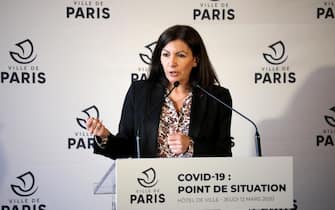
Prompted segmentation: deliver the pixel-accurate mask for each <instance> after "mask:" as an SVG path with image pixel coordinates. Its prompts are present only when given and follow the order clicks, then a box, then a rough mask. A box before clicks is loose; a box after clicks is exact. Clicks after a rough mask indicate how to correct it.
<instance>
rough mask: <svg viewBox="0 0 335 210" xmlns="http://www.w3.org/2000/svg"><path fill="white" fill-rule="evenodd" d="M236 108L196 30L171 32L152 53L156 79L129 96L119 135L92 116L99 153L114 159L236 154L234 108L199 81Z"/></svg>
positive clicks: (180, 27) (177, 28) (91, 126)
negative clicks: (232, 135)
mask: <svg viewBox="0 0 335 210" xmlns="http://www.w3.org/2000/svg"><path fill="white" fill-rule="evenodd" d="M195 82H196V83H197V84H199V85H200V86H202V87H204V88H206V89H207V90H208V91H210V92H211V93H212V94H214V95H215V96H216V97H218V98H219V99H221V100H223V101H224V102H225V103H227V104H229V105H232V101H231V96H230V93H229V91H228V89H225V88H223V87H220V86H219V80H218V78H217V76H216V74H215V71H214V69H213V67H212V65H211V63H210V61H209V58H208V55H207V52H206V48H205V46H204V43H203V41H202V39H201V37H200V35H199V33H198V32H197V31H196V30H195V29H193V28H192V27H190V26H184V25H176V26H172V27H170V28H168V29H166V30H165V31H164V32H163V33H162V34H161V36H160V37H159V39H158V42H157V45H156V48H155V50H154V52H153V55H152V63H151V67H150V75H149V78H148V80H146V81H136V82H133V83H132V85H131V86H130V88H129V90H128V93H127V95H126V98H125V101H124V105H123V109H122V115H121V120H120V123H119V131H118V134H116V135H113V134H111V133H110V132H109V130H108V129H107V128H106V127H105V126H104V125H103V124H102V123H101V122H100V121H99V120H98V119H93V118H89V119H88V120H87V130H88V131H89V132H90V133H91V134H94V135H95V136H96V139H97V141H96V142H95V145H94V152H95V153H97V154H102V155H105V156H107V157H110V158H113V159H115V158H126V157H136V156H138V155H140V156H141V157H201V156H232V153H231V146H232V142H231V137H230V126H231V114H232V113H231V110H229V109H227V108H225V107H224V106H222V105H220V104H219V103H217V102H216V101H215V100H213V99H211V98H209V97H207V95H205V94H203V93H202V92H201V91H200V90H199V89H197V88H196V87H193V86H192V84H194V83H195Z"/></svg>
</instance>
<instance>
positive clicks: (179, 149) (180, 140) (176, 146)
mask: <svg viewBox="0 0 335 210" xmlns="http://www.w3.org/2000/svg"><path fill="white" fill-rule="evenodd" d="M167 140H168V145H169V148H170V150H171V152H173V153H175V154H177V155H179V154H182V153H184V152H186V150H187V149H188V146H189V144H190V138H189V137H188V136H185V135H183V134H181V133H175V134H171V135H169V136H168V138H167Z"/></svg>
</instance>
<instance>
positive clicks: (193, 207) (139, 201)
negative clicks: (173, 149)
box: [116, 157, 293, 210]
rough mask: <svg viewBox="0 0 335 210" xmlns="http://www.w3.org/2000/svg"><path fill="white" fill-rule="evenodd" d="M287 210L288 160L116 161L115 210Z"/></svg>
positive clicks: (290, 162)
mask: <svg viewBox="0 0 335 210" xmlns="http://www.w3.org/2000/svg"><path fill="white" fill-rule="evenodd" d="M286 208H287V209H290V208H293V159H292V157H248V158H154V159H120V160H116V209H117V210H133V209H134V210H135V209H137V210H140V209H141V210H143V209H146V210H151V209H152V210H157V209H160V210H171V209H174V210H214V209H215V210H223V209H286Z"/></svg>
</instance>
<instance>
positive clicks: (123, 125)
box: [93, 83, 136, 159]
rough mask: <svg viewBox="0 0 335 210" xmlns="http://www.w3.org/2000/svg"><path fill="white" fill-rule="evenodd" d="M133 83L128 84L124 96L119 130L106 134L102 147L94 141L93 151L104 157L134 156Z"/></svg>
mask: <svg viewBox="0 0 335 210" xmlns="http://www.w3.org/2000/svg"><path fill="white" fill-rule="evenodd" d="M134 103H135V85H134V83H133V84H132V85H131V86H130V88H129V90H128V92H127V95H126V97H125V100H124V103H123V107H122V113H121V119H120V123H119V130H118V133H117V134H116V135H112V134H111V135H110V136H108V142H107V144H106V146H105V147H104V148H101V147H99V145H98V144H97V143H96V142H94V145H93V152H94V153H96V154H100V155H104V156H106V157H109V158H112V159H116V158H127V157H132V156H134V154H136V153H135V151H136V148H135V131H134V130H135V128H134V127H135V125H134V124H135V105H134Z"/></svg>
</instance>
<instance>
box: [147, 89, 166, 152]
mask: <svg viewBox="0 0 335 210" xmlns="http://www.w3.org/2000/svg"><path fill="white" fill-rule="evenodd" d="M151 88H152V90H148V91H149V92H151V94H149V95H148V97H147V98H146V99H144V100H147V103H146V104H147V105H146V112H145V116H146V119H145V121H144V123H145V125H144V126H145V131H146V135H145V138H146V139H145V140H144V142H145V145H142V148H146V149H148V151H147V154H151V155H150V156H156V155H157V138H158V126H159V120H160V113H161V109H162V105H163V99H164V93H165V89H164V87H163V86H162V85H154V86H151Z"/></svg>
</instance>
